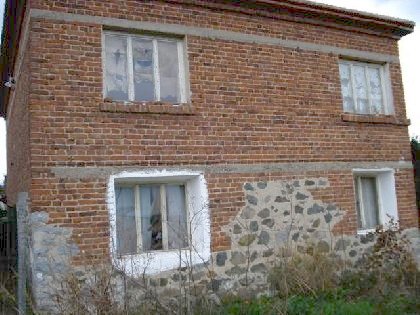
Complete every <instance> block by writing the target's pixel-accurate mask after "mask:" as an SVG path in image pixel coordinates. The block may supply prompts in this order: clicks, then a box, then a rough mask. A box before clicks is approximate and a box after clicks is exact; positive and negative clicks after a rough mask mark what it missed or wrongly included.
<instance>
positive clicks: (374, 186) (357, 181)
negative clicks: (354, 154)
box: [354, 169, 398, 232]
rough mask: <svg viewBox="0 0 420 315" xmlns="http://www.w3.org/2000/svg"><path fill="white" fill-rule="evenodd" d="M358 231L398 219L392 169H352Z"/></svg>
mask: <svg viewBox="0 0 420 315" xmlns="http://www.w3.org/2000/svg"><path fill="white" fill-rule="evenodd" d="M354 187H355V197H356V210H357V223H358V231H359V232H366V231H372V230H374V229H375V228H376V227H377V226H379V225H386V224H387V223H388V222H389V221H390V219H391V218H394V219H395V220H397V219H398V212H397V198H396V193H395V179H394V172H393V170H389V169H380V170H364V169H358V170H354Z"/></svg>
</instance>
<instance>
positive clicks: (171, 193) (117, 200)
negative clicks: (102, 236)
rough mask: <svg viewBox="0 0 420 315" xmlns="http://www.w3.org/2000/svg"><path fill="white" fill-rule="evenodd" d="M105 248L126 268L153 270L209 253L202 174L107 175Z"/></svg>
mask: <svg viewBox="0 0 420 315" xmlns="http://www.w3.org/2000/svg"><path fill="white" fill-rule="evenodd" d="M108 207H109V212H110V234H111V237H110V248H111V253H112V255H113V259H114V262H115V263H116V264H117V265H118V266H119V267H121V269H122V268H124V271H127V272H128V273H131V274H143V273H157V272H161V271H164V270H169V269H173V268H177V267H182V266H184V265H187V264H191V263H204V262H206V261H207V260H208V259H209V258H210V217H209V211H208V193H207V185H206V181H205V179H204V176H203V174H200V173H196V172H188V171H177V172H168V171H159V170H156V171H145V172H130V173H121V174H118V175H114V176H111V178H110V180H109V183H108Z"/></svg>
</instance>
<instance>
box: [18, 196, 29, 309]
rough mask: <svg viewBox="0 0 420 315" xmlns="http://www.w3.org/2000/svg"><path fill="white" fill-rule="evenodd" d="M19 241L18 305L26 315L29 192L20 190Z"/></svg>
mask: <svg viewBox="0 0 420 315" xmlns="http://www.w3.org/2000/svg"><path fill="white" fill-rule="evenodd" d="M16 212H17V241H18V283H17V304H18V305H17V307H18V314H19V315H26V259H27V257H26V252H27V250H26V247H27V243H26V230H27V223H28V222H27V220H26V218H27V214H28V193H27V192H20V193H19V194H18V202H17V204H16Z"/></svg>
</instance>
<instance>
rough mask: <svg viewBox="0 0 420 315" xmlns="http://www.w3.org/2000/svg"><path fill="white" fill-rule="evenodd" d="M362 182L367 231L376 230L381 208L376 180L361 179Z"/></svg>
mask: <svg viewBox="0 0 420 315" xmlns="http://www.w3.org/2000/svg"><path fill="white" fill-rule="evenodd" d="M360 182H361V185H362V200H361V202H362V204H363V207H362V209H363V213H364V217H365V222H364V223H365V224H364V228H365V229H372V228H376V226H377V225H379V218H378V213H379V208H378V195H377V191H376V178H375V177H361V178H360Z"/></svg>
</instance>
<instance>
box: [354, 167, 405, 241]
mask: <svg viewBox="0 0 420 315" xmlns="http://www.w3.org/2000/svg"><path fill="white" fill-rule="evenodd" d="M353 176H355V177H356V179H358V178H357V177H358V176H373V177H375V178H376V185H377V187H376V193H377V197H378V207H379V217H378V220H379V224H382V225H383V226H386V225H387V224H389V223H390V221H391V219H392V218H393V219H394V220H395V223H397V221H398V217H399V215H398V204H397V194H396V189H395V171H394V169H392V168H380V169H360V168H358V169H353ZM359 187H360V185H359ZM373 230H374V229H373ZM364 231H368V232H371V231H372V230H371V229H361V230H358V234H363V233H365V232H364ZM366 233H367V232H366Z"/></svg>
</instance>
